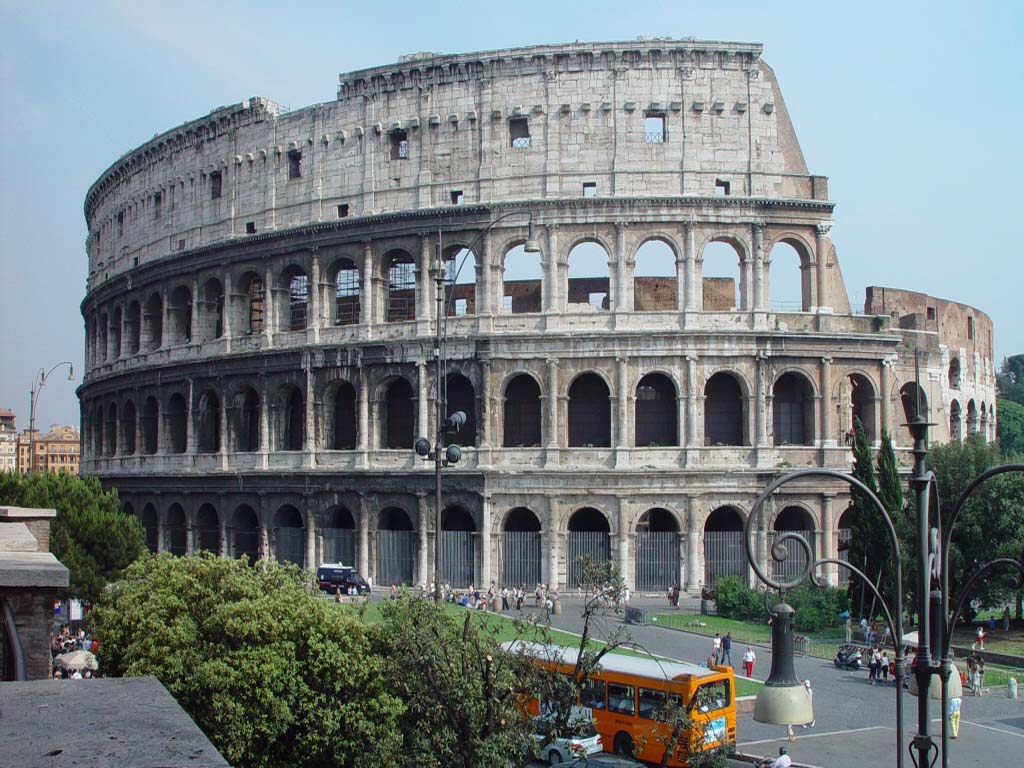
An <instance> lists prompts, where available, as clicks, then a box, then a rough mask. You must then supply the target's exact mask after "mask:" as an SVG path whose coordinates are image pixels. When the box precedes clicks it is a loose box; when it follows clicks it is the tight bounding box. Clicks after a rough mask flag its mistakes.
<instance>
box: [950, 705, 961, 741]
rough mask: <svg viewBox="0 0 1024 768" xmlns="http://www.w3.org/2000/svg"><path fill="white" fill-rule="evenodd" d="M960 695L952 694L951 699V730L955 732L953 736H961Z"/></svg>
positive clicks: (956, 737)
mask: <svg viewBox="0 0 1024 768" xmlns="http://www.w3.org/2000/svg"><path fill="white" fill-rule="evenodd" d="M961 703H962V702H961V701H960V697H959V696H951V697H950V699H949V710H948V713H949V730H950V731H952V732H953V738H954V739H958V738H960V706H961Z"/></svg>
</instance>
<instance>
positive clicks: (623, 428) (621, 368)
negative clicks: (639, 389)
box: [615, 357, 633, 448]
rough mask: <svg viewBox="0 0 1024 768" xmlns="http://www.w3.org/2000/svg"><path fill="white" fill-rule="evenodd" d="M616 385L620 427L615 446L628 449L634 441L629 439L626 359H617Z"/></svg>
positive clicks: (628, 397)
mask: <svg viewBox="0 0 1024 768" xmlns="http://www.w3.org/2000/svg"><path fill="white" fill-rule="evenodd" d="M615 371H616V375H615V384H616V386H617V387H618V390H619V397H618V405H619V409H618V427H617V429H616V431H617V433H618V434H616V435H615V446H616V447H617V448H628V447H629V446H630V445H632V443H633V441H632V440H630V439H629V403H630V399H631V398H630V396H629V385H628V377H627V375H626V358H625V357H617V358H615Z"/></svg>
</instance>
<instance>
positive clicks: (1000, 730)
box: [932, 717, 1024, 739]
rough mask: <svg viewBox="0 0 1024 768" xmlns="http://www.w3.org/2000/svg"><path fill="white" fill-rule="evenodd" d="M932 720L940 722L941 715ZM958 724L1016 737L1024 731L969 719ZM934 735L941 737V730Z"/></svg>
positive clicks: (1020, 737) (1022, 735)
mask: <svg viewBox="0 0 1024 768" xmlns="http://www.w3.org/2000/svg"><path fill="white" fill-rule="evenodd" d="M932 722H933V723H941V722H942V718H941V717H937V718H935V719H934V720H932ZM960 725H971V726H974V727H975V728H984V729H985V730H986V731H995V732H996V733H1005V734H1006V735H1007V736H1016V737H1017V738H1018V739H1024V733H1021V732H1020V731H1008V730H1006V729H1005V728H996V727H995V726H992V725H982V724H981V723H972V722H971V721H970V720H961V721H960ZM936 735H937V736H938V737H939V738H940V739H941V738H942V733H941V732H940V733H938V734H936Z"/></svg>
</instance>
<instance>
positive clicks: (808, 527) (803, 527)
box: [768, 507, 815, 581]
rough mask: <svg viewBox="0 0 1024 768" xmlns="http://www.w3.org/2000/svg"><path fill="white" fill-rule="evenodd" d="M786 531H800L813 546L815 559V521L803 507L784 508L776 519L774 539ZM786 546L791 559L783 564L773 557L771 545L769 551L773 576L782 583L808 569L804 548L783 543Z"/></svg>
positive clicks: (812, 554)
mask: <svg viewBox="0 0 1024 768" xmlns="http://www.w3.org/2000/svg"><path fill="white" fill-rule="evenodd" d="M786 531H798V532H799V533H800V534H801V535H802V536H803V537H804V539H805V540H806V541H807V543H808V544H810V545H811V557H812V559H813V557H814V550H815V547H814V520H813V519H812V518H811V516H810V514H809V513H808V512H807V510H806V509H804V508H803V507H784V508H783V509H782V511H781V512H779V515H778V517H776V518H775V534H774V538H776V539H777V538H778V536H779V534H781V533H784V532H786ZM783 544H785V546H786V551H787V552H788V553H789V557H787V558H786V559H785V560H783V561H782V562H781V563H779V562H776V561H775V558H773V557H772V556H771V549H770V545H769V550H768V562H769V563H770V564H771V567H772V576H774V577H775V578H776V579H779V580H782V581H789V580H791V579H795V578H796V577H797V576H799V575H800V574H801V573H803V570H804V568H806V567H807V553H806V552H804V550H803V547H801V546H800V544H799V543H798V542H796V541H792V540H790V541H786V542H783Z"/></svg>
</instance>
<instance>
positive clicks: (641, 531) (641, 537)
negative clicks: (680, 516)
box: [635, 507, 682, 592]
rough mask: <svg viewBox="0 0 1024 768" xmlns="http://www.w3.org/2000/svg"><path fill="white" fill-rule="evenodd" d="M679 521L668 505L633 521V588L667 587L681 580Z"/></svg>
mask: <svg viewBox="0 0 1024 768" xmlns="http://www.w3.org/2000/svg"><path fill="white" fill-rule="evenodd" d="M679 543H680V542H679V525H678V523H676V518H675V516H674V515H673V514H672V513H671V512H669V511H668V510H667V509H661V508H660V507H654V508H653V509H648V510H647V511H646V512H644V513H643V514H642V515H641V516H640V519H639V520H638V521H637V524H636V582H635V583H636V588H637V589H638V590H639V589H646V590H660V591H661V592H665V591H667V589H668V588H670V587H674V586H679V585H680V584H681V583H682V577H681V574H680V556H679Z"/></svg>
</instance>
